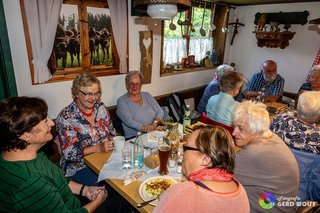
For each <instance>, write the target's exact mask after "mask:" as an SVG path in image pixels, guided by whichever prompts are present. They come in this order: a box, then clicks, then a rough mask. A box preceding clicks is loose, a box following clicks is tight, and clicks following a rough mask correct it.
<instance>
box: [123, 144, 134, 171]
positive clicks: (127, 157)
mask: <svg viewBox="0 0 320 213" xmlns="http://www.w3.org/2000/svg"><path fill="white" fill-rule="evenodd" d="M122 168H123V169H131V168H132V150H131V149H128V148H124V149H123V150H122Z"/></svg>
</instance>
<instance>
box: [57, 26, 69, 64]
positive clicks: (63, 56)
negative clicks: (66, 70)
mask: <svg viewBox="0 0 320 213" xmlns="http://www.w3.org/2000/svg"><path fill="white" fill-rule="evenodd" d="M54 51H55V58H56V65H57V66H58V60H62V62H61V63H62V67H66V61H67V39H66V32H65V31H64V29H63V25H61V24H58V26H57V32H56V38H55V41H54Z"/></svg>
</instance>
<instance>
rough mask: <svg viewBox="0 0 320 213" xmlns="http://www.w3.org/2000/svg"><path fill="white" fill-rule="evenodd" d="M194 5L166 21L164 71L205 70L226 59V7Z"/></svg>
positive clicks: (166, 72)
mask: <svg viewBox="0 0 320 213" xmlns="http://www.w3.org/2000/svg"><path fill="white" fill-rule="evenodd" d="M192 4H193V5H192V8H191V9H189V10H188V11H186V12H181V13H178V14H177V15H176V16H175V17H174V18H173V19H172V20H166V21H164V22H163V37H162V38H163V41H162V54H161V61H162V64H161V68H160V70H161V74H168V73H181V72H180V71H181V70H183V71H191V70H203V69H206V68H209V67H213V66H215V65H218V64H220V63H222V62H223V53H224V46H225V39H226V34H224V33H222V31H221V28H222V26H223V24H224V23H223V22H224V20H223V17H224V14H226V12H227V10H226V8H225V7H224V6H221V5H216V6H215V7H214V5H213V4H210V3H203V2H200V3H197V4H194V3H192ZM214 8H215V9H214ZM222 14H223V15H222ZM220 17H222V18H220ZM212 23H213V24H214V26H213V24H212ZM214 27H216V30H211V29H214ZM206 59H207V60H206ZM177 71H179V72H177Z"/></svg>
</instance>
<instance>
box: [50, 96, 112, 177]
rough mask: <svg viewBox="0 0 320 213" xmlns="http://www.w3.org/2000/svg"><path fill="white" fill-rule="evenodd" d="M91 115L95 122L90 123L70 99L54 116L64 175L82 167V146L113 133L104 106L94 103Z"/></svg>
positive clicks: (100, 103)
mask: <svg viewBox="0 0 320 213" xmlns="http://www.w3.org/2000/svg"><path fill="white" fill-rule="evenodd" d="M94 114H95V123H94V126H92V125H91V124H90V123H89V122H88V121H87V120H86V119H85V118H84V116H83V114H82V113H81V112H80V110H79V107H78V105H77V104H76V102H74V101H73V102H72V103H71V104H70V105H68V106H67V107H66V108H64V109H63V110H62V111H61V112H60V114H59V115H58V117H57V120H56V128H57V131H58V134H59V143H60V148H61V152H62V153H61V154H62V156H61V159H60V166H61V167H62V168H63V170H64V171H65V176H66V177H71V176H73V175H74V174H75V173H76V172H77V171H79V170H81V169H83V168H85V167H86V165H85V164H84V159H83V157H84V156H83V150H84V148H85V147H89V146H92V145H96V144H101V143H103V141H105V140H111V139H112V137H113V136H114V135H115V134H116V131H115V129H114V128H113V125H112V121H111V119H110V114H109V112H108V110H107V107H106V106H105V105H104V104H103V103H102V102H99V101H98V102H97V103H96V104H95V106H94Z"/></svg>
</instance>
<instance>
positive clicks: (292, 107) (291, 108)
mask: <svg viewBox="0 0 320 213" xmlns="http://www.w3.org/2000/svg"><path fill="white" fill-rule="evenodd" d="M295 106H296V101H295V100H291V101H290V103H289V108H288V114H289V115H291V116H294V115H295V113H296V110H295Z"/></svg>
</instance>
